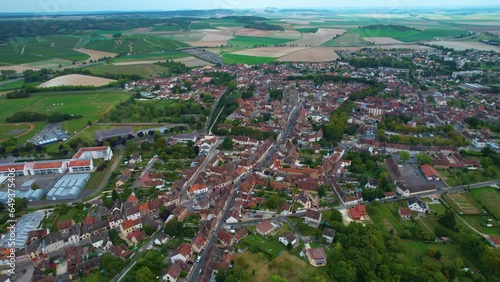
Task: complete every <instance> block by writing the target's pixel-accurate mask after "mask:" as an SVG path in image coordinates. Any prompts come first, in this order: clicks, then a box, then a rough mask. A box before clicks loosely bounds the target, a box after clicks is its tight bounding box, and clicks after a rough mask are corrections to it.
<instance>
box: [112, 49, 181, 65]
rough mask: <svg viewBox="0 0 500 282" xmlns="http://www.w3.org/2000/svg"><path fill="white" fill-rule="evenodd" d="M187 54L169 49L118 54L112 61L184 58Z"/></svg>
mask: <svg viewBox="0 0 500 282" xmlns="http://www.w3.org/2000/svg"><path fill="white" fill-rule="evenodd" d="M188 56H189V55H188V54H186V53H183V52H180V51H170V52H162V53H149V54H137V55H129V56H120V57H117V58H114V59H113V60H112V62H113V63H120V62H131V61H166V60H172V59H178V58H185V57H188Z"/></svg>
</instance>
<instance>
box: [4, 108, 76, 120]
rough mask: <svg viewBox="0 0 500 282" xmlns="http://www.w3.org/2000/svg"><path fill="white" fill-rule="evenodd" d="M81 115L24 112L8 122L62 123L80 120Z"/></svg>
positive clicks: (15, 115)
mask: <svg viewBox="0 0 500 282" xmlns="http://www.w3.org/2000/svg"><path fill="white" fill-rule="evenodd" d="M79 118H82V116H81V115H70V114H61V113H59V112H54V113H50V114H48V115H46V114H41V113H36V112H32V111H22V112H17V113H14V114H13V115H12V116H10V117H8V118H6V119H5V120H6V121H7V122H37V121H47V122H50V123H55V122H61V121H65V120H72V119H79Z"/></svg>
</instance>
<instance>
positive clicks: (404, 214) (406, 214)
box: [399, 207, 411, 219]
mask: <svg viewBox="0 0 500 282" xmlns="http://www.w3.org/2000/svg"><path fill="white" fill-rule="evenodd" d="M399 216H400V217H401V218H402V219H409V218H411V209H410V208H404V207H401V208H399Z"/></svg>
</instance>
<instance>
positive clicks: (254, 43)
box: [227, 36, 293, 47]
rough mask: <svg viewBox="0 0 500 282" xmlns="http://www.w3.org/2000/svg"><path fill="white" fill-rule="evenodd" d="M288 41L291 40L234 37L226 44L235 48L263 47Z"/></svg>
mask: <svg viewBox="0 0 500 282" xmlns="http://www.w3.org/2000/svg"><path fill="white" fill-rule="evenodd" d="M290 41H293V39H283V38H267V37H253V36H236V37H235V38H231V39H230V40H229V41H228V43H227V44H228V45H233V46H236V47H264V46H274V45H281V44H283V43H286V42H290Z"/></svg>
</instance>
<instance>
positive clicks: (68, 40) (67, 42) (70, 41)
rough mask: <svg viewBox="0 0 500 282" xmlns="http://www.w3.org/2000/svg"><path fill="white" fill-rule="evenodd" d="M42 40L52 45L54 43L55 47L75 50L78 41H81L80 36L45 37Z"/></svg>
mask: <svg viewBox="0 0 500 282" xmlns="http://www.w3.org/2000/svg"><path fill="white" fill-rule="evenodd" d="M42 39H44V40H47V41H48V42H50V43H54V46H56V47H61V48H67V49H73V48H75V46H76V44H77V43H78V41H80V36H74V35H48V36H43V37H42Z"/></svg>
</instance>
